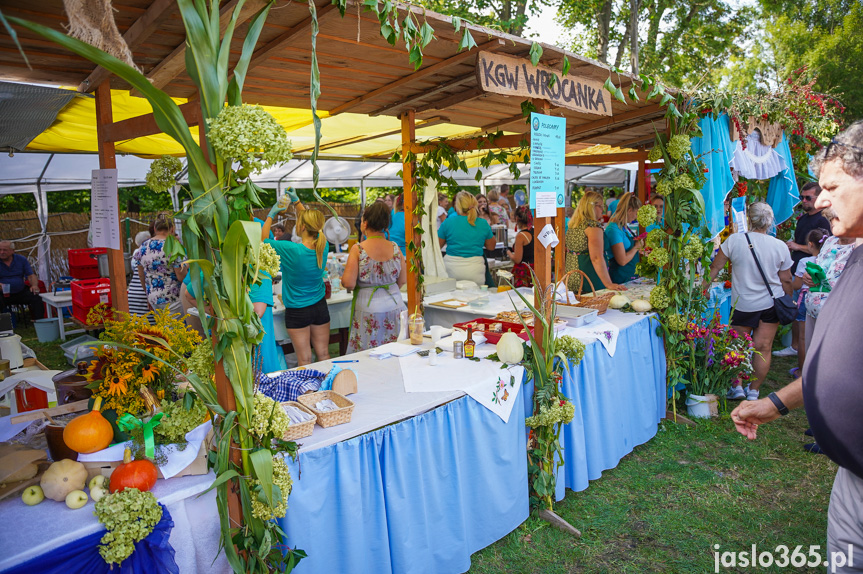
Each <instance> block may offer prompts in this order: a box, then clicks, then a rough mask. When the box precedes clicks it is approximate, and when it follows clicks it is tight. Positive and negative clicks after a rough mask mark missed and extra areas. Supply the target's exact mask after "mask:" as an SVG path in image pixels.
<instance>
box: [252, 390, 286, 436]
mask: <svg viewBox="0 0 863 574" xmlns="http://www.w3.org/2000/svg"><path fill="white" fill-rule="evenodd" d="M252 425H253V427H252V428H251V429H249V431H250V432H251V433H252V434H253V435H255V436H257V437H259V438H264V437H266V436H267V435H270V434H272V435H273V436H276V437H279V438H281V437H283V436H284V435H285V432H287V430H288V427H289V426H290V425H291V419H289V418H288V415H287V414H286V413H285V409H283V408H282V405H280V404H278V403H277V402H276V401H274V400H273V399H271V398H270V397H268V396H266V395H265V394H263V393H255V416H254V418H253V419H252Z"/></svg>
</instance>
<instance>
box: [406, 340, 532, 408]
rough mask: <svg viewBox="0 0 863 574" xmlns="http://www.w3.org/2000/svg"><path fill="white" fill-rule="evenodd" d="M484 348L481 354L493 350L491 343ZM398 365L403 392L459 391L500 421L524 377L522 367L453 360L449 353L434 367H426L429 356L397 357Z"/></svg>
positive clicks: (514, 401)
mask: <svg viewBox="0 0 863 574" xmlns="http://www.w3.org/2000/svg"><path fill="white" fill-rule="evenodd" d="M487 347H488V348H487V349H484V351H487V352H483V353H480V354H482V355H487V354H488V353H491V352H492V351H494V347H493V346H491V345H487ZM477 351H478V352H479V349H477ZM399 366H400V367H401V371H402V379H403V380H404V384H405V392H408V393H423V392H438V391H462V392H464V393H466V394H468V395H470V397H471V398H472V399H473V400H475V401H476V402H478V403H479V404H481V405H482V406H484V407H485V408H487V409H488V410H490V411H491V412H493V413H494V414H496V415H497V416H499V417H500V418H501V420H503V422H508V421H509V416H510V414H512V409H513V406H515V404H516V402H517V401H516V399H517V398H518V393H519V390H520V389H521V385H522V377H523V376H524V367H520V366H519V367H509V368H507V369H502V368H501V363H497V362H494V361H488V360H485V359H483V360H480V361H470V360H468V359H454V358H453V356H452V355H451V354H450V353H442V354H440V355H438V357H437V364H436V365H434V366H429V359H428V357H421V356H419V355H410V356H407V357H400V358H399Z"/></svg>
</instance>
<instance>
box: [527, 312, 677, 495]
mask: <svg viewBox="0 0 863 574" xmlns="http://www.w3.org/2000/svg"><path fill="white" fill-rule="evenodd" d="M657 325H658V323H657V320H656V319H655V318H651V319H650V320H649V321H639V322H638V323H636V324H634V325H631V326H630V327H627V328H625V329H621V331H620V336H619V338H618V341H617V352H616V353H615V354H614V357H610V356H609V355H608V353H607V352H606V350H605V348H604V347H603V346H602V345H600V344H599V343H595V344H591V345H587V348H586V349H585V351H584V359H583V360H582V361H581V363H580V364H579V365H575V366H570V368H569V369H567V370H566V371H565V372H564V376H563V386H562V387H561V389H562V391H563V394H564V395H566V396H567V397H569V398H570V399H571V400H572V404H573V405H575V418H574V419H573V420H572V422H571V423H570V424H568V425H566V426H564V427H563V432H562V433H561V444H562V446H563V457H564V463H565V464H564V466H563V467H560V468H559V469H558V471H557V473H558V474H557V488H556V498H557V500H562V499H563V497H564V495H565V491H564V488H569V489H571V490H574V491H576V492H577V491H581V490H585V489H586V488H587V487H588V482H589V481H591V480H596V479H597V478H599V477H600V476H602V473H603V471H605V470H608V469H611V468H614V467H616V466H617V464H618V463H619V462H620V459H622V458H623V457H624V456H626V455H627V454H629V453H630V452H632V449H633V448H635V447H636V446H638V445H640V444H644V443H646V442H647V441H649V440H650V439H651V438H653V437H654V436H655V435H656V429H657V425H658V424H659V421H660V419H662V418H663V417H664V416H665V392H666V391H665V348H664V347H663V344H662V338H661V337H659V336H658V335H657V334H656V327H657ZM524 396H525V401H524V407H525V412H526V413H527V414H528V415H530V412H531V410H532V400H533V384H530V385H528V386H527V387H526V388H525V393H524Z"/></svg>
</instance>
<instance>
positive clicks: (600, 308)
mask: <svg viewBox="0 0 863 574" xmlns="http://www.w3.org/2000/svg"><path fill="white" fill-rule="evenodd" d="M577 271H578V273H579V275H581V276H582V277H583V279H584V280H587V282H588V284H590V290H591V291H592V293H593V294H592V295H582V290H583V289H584V280H582V282H581V286H580V287H579V288H578V303H570V302H569V291H568V290H567V291H566V303H558V305H569V306H570V307H584V308H586V309H596V311H597V313H598V314H599V315H602V314H603V313H605V312H606V311H607V310H608V303H609V302H610V301H611V298H612V297H614V293H604V294H602V295H597V294H596V289H595V288H594V287H593V281H591V280H590V277H588V276H587V275H586V274H585V273H584V271H582V270H580V269H578V270H577ZM574 272H575V271H570V272H569V273H567V274H566V275H564V277H563V279H562V280H561V281H562V282H564V285H566V284H567V283H566V281H567V280H568V279H569V276H570V275H571V274H572V273H574Z"/></svg>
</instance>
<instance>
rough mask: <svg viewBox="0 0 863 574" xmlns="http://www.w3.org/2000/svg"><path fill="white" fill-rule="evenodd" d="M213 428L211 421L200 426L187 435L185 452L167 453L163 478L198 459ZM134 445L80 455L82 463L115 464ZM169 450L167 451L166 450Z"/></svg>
mask: <svg viewBox="0 0 863 574" xmlns="http://www.w3.org/2000/svg"><path fill="white" fill-rule="evenodd" d="M212 428H213V423H211V422H210V421H207V422H205V423H204V424H202V425H199V426H197V427H195V428H193V429H192V430H190V431H189V432H187V433H186V443H187V444H186V448H185V449H183V450H177V449H176V448H174V449H171V451H170V452H167V453H166V456H167V459H168V462H166V463H165V464H164V465H159V470H161V471H162V476H164V477H165V478H171V477H173V476H174V475H175V474H177V473H178V472H180V471H181V470H183V469H184V468H186V467H187V466H189V465H190V464H192V461H193V460H195V459H196V458H197V457H198V451H199V450H201V444H202V443H203V442H204V439H206V438H207V433H209V432H210V429H212ZM131 445H132V441H128V442H121V443H118V444H115V445H112V446H109V447H108V448H106V449H103V450H100V451H97V452H93V453H90V454H79V455H78V460H79V461H80V462H114V461H118V460H123V451H124V450H125V449H126V448H127V447H129V446H131ZM166 450H167V449H166Z"/></svg>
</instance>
